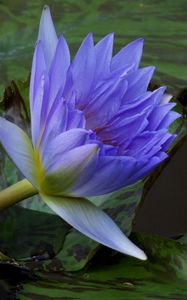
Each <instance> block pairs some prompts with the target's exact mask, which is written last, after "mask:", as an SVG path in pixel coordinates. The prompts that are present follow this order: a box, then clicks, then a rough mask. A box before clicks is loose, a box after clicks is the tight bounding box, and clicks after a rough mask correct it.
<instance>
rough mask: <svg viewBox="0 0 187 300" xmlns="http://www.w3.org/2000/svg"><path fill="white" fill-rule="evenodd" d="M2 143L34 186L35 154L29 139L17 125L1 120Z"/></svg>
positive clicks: (0, 139) (0, 133)
mask: <svg viewBox="0 0 187 300" xmlns="http://www.w3.org/2000/svg"><path fill="white" fill-rule="evenodd" d="M0 142H1V143H2V145H3V147H4V148H5V150H6V151H7V153H8V155H9V156H10V158H11V159H12V160H13V162H14V163H15V165H16V166H17V167H18V169H19V170H20V171H21V172H22V173H23V175H24V176H25V177H26V178H27V179H28V180H29V181H30V182H31V183H32V184H33V185H34V186H36V182H35V170H34V153H33V147H32V144H31V141H30V139H29V137H28V136H27V135H26V133H25V132H24V131H23V130H22V129H20V128H19V127H18V126H16V125H15V124H13V123H11V122H9V121H7V120H6V119H3V118H0Z"/></svg>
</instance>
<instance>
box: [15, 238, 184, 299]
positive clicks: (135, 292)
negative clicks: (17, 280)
mask: <svg viewBox="0 0 187 300" xmlns="http://www.w3.org/2000/svg"><path fill="white" fill-rule="evenodd" d="M131 238H133V240H134V241H136V242H138V243H139V245H140V246H141V247H142V248H143V249H144V250H145V251H146V253H148V256H149V260H148V261H146V262H142V261H138V260H136V259H134V258H130V257H125V256H122V255H120V254H118V255H116V256H113V257H108V255H105V253H102V256H100V257H99V256H98V257H97V259H95V260H94V261H92V263H91V265H90V266H89V267H88V268H87V269H85V270H84V271H82V272H79V273H74V274H66V273H45V274H44V273H40V274H39V275H40V278H39V279H38V280H36V281H35V282H28V283H25V284H23V289H22V290H21V291H20V293H19V299H20V300H26V299H27V300H31V299H69V300H71V299H72V300H73V299H76V300H79V299H81V300H83V299H85V300H88V299H98V300H100V299H107V300H113V299H115V300H122V299H128V300H131V299H132V300H134V299H138V300H146V299H147V300H148V299H149V300H150V299H152V300H155V299H161V300H163V299H168V300H169V299H170V300H182V299H183V300H185V299H187V260H186V257H187V245H186V244H182V243H179V242H177V241H174V240H170V239H167V238H162V237H159V236H151V235H144V234H133V235H132V236H131ZM107 258H108V259H107Z"/></svg>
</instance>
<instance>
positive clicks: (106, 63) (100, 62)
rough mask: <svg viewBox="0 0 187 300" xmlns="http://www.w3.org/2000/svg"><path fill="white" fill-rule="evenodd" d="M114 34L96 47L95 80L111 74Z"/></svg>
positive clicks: (109, 35)
mask: <svg viewBox="0 0 187 300" xmlns="http://www.w3.org/2000/svg"><path fill="white" fill-rule="evenodd" d="M113 39H114V34H113V33H110V34H108V35H107V36H105V37H104V38H103V39H102V40H100V41H99V42H98V43H97V44H96V45H95V54H96V65H97V68H96V73H95V80H98V79H99V78H101V77H106V76H108V75H109V72H110V63H111V59H112V50H113Z"/></svg>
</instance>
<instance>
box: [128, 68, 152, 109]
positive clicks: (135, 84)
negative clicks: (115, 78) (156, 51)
mask: <svg viewBox="0 0 187 300" xmlns="http://www.w3.org/2000/svg"><path fill="white" fill-rule="evenodd" d="M154 70H155V68H154V67H146V68H141V69H138V70H136V71H134V72H132V73H129V74H128V75H127V77H126V79H127V81H128V90H127V93H126V94H125V96H124V98H123V103H124V104H126V103H131V102H132V101H134V100H135V99H136V98H137V97H139V96H140V95H141V94H143V93H145V92H146V91H147V87H148V84H149V82H150V80H151V77H152V75H153V72H154Z"/></svg>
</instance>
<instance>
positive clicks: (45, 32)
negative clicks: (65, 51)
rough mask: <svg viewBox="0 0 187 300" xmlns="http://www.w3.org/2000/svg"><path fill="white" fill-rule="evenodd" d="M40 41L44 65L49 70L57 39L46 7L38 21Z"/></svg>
mask: <svg viewBox="0 0 187 300" xmlns="http://www.w3.org/2000/svg"><path fill="white" fill-rule="evenodd" d="M40 40H41V41H42V46H43V48H44V56H45V61H46V65H47V68H49V65H50V63H51V61H52V58H53V56H54V54H55V49H56V45H57V41H58V38H57V35H56V31H55V27H54V24H53V20H52V18H51V13H50V9H49V7H48V6H47V5H45V6H44V8H43V12H42V16H41V19H40V26H39V33H38V41H40Z"/></svg>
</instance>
